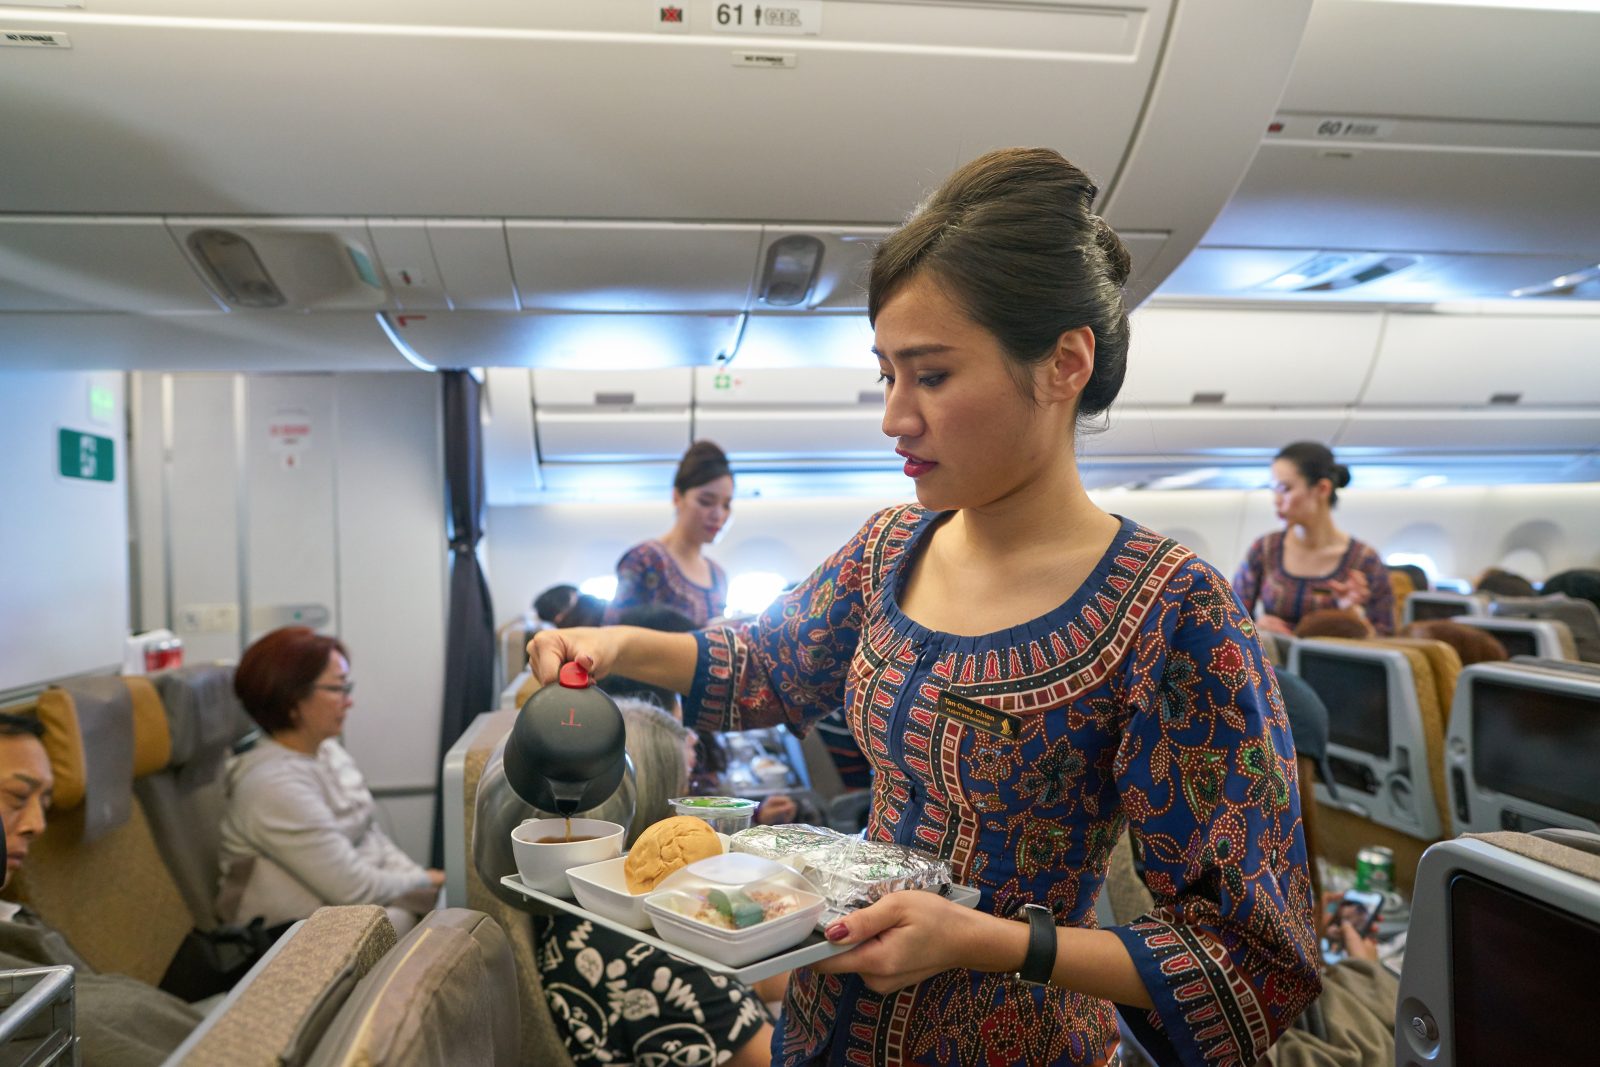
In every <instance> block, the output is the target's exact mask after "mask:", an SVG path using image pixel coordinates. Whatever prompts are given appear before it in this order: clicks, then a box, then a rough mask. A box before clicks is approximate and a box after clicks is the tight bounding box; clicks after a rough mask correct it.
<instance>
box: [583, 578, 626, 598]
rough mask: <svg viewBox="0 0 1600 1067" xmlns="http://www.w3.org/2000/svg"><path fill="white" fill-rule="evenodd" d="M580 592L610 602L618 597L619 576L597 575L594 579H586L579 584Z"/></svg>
mask: <svg viewBox="0 0 1600 1067" xmlns="http://www.w3.org/2000/svg"><path fill="white" fill-rule="evenodd" d="M578 592H580V593H587V594H589V595H590V596H592V597H599V598H600V599H601V600H605V601H610V600H612V599H614V598H615V597H616V595H617V576H616V575H615V574H597V575H595V576H594V577H593V578H585V579H584V580H583V581H581V582H579V583H578Z"/></svg>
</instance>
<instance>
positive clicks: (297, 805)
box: [222, 739, 429, 919]
mask: <svg viewBox="0 0 1600 1067" xmlns="http://www.w3.org/2000/svg"><path fill="white" fill-rule="evenodd" d="M223 782H224V788H225V789H226V791H227V798H228V802H227V811H226V813H225V814H224V816H223V819H222V873H223V875H224V876H226V875H227V873H228V872H229V871H230V870H231V869H232V868H233V866H234V864H235V863H236V862H237V861H239V860H241V859H246V858H250V857H265V858H266V859H268V860H271V861H272V862H273V863H274V864H276V865H277V866H278V867H280V868H282V869H283V870H284V871H286V872H287V873H289V874H290V875H292V876H293V878H294V880H295V881H297V882H299V883H300V884H301V885H303V886H304V887H305V889H307V890H309V891H310V893H311V895H312V896H314V897H316V898H317V899H318V900H320V901H321V902H322V903H324V904H388V903H389V902H391V901H393V900H395V899H396V898H399V897H401V896H403V895H405V894H407V893H412V892H414V891H417V890H426V889H428V886H429V883H428V872H427V871H426V870H424V869H423V868H422V867H421V866H419V865H418V864H417V863H416V862H415V861H414V860H412V859H411V857H409V856H407V855H406V854H405V853H404V852H402V851H400V848H399V846H397V845H396V844H395V843H394V842H393V841H391V840H390V839H389V835H388V834H385V833H384V832H383V830H382V828H381V827H379V826H378V825H377V821H376V814H377V804H376V802H375V801H374V800H373V799H372V793H371V792H370V791H369V790H368V789H367V785H366V782H365V781H364V780H363V779H362V777H361V772H360V771H359V770H357V769H356V765H355V761H354V760H352V759H351V758H350V754H349V753H348V752H346V751H345V750H344V749H343V747H341V746H340V745H339V743H338V742H337V741H333V740H328V741H324V742H323V743H322V746H321V747H320V748H319V749H318V750H317V754H316V755H315V756H307V755H305V754H304V753H301V752H296V751H294V750H293V749H291V748H286V747H285V746H283V745H280V744H278V743H277V742H276V741H272V740H270V739H262V740H261V741H259V742H257V743H256V745H255V746H254V747H253V748H251V749H250V750H249V751H248V752H246V753H244V754H243V755H241V756H236V757H234V758H233V759H231V760H229V761H228V766H227V769H226V770H225V771H224V773H223ZM268 884H269V885H270V884H271V883H268ZM269 892H272V893H273V895H281V896H284V897H285V899H282V900H278V901H275V902H268V905H267V906H266V907H264V908H263V907H261V906H260V902H259V901H257V902H256V903H257V906H256V907H255V908H253V909H252V914H255V913H265V914H269V915H270V914H284V913H287V914H291V915H292V914H295V913H302V912H303V913H304V914H309V910H308V909H306V908H305V906H304V903H303V898H304V894H303V893H298V892H296V891H295V887H292V886H289V887H285V888H284V889H283V890H278V891H271V890H269ZM252 895H253V896H259V894H258V893H257V894H252ZM290 898H297V899H290ZM272 903H276V904H277V905H279V906H278V907H272V906H271V904H272ZM241 918H246V919H247V918H249V916H248V915H242V916H241Z"/></svg>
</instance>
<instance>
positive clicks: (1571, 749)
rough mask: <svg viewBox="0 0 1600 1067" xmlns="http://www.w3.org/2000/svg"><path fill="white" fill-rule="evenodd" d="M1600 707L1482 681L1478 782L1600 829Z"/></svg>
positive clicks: (1477, 701)
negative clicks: (1599, 765)
mask: <svg viewBox="0 0 1600 1067" xmlns="http://www.w3.org/2000/svg"><path fill="white" fill-rule="evenodd" d="M1596 752H1600V700H1596V699H1594V698H1593V697H1586V696H1579V695H1576V694H1570V695H1569V694H1558V693H1551V692H1542V691H1537V690H1533V689H1527V688H1523V687H1521V686H1511V685H1505V684H1502V683H1499V682H1492V681H1489V680H1487V679H1481V678H1480V679H1475V680H1474V681H1473V689H1472V762H1473V775H1474V776H1475V777H1476V778H1477V781H1478V784H1479V785H1481V786H1482V787H1483V788H1485V789H1491V790H1493V791H1495V792H1496V793H1504V794H1505V795H1507V796H1513V797H1521V798H1522V799H1524V800H1531V801H1533V802H1534V803H1536V804H1543V805H1545V806H1547V807H1551V808H1554V809H1556V810H1557V811H1565V812H1571V813H1572V814H1574V815H1581V816H1582V817H1584V818H1586V819H1594V820H1596V821H1600V785H1597V784H1596V781H1595V773H1594V754H1595V753H1596Z"/></svg>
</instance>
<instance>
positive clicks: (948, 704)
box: [934, 693, 1022, 740]
mask: <svg viewBox="0 0 1600 1067" xmlns="http://www.w3.org/2000/svg"><path fill="white" fill-rule="evenodd" d="M934 713H935V714H937V715H943V716H945V717H947V718H951V719H954V720H956V722H959V723H964V724H966V725H967V726H970V727H972V728H973V729H975V730H982V731H983V732H984V733H987V734H994V735H995V736H996V737H1005V738H1010V739H1013V740H1014V739H1016V738H1017V737H1019V736H1021V734H1022V720H1021V719H1019V718H1018V717H1017V716H1015V715H1012V714H1010V713H1008V712H1004V711H996V710H995V709H994V708H991V707H989V706H988V705H987V704H980V703H978V702H977V701H976V700H968V699H967V698H966V697H963V696H957V695H956V694H954V693H940V694H939V703H938V705H937V706H936V707H935V708H934Z"/></svg>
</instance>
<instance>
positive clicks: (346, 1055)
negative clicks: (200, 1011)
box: [307, 908, 549, 1067]
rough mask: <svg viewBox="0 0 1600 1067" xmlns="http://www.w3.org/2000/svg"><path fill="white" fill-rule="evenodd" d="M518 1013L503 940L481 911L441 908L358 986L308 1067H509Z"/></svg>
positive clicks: (515, 1050) (514, 1049) (515, 1059)
mask: <svg viewBox="0 0 1600 1067" xmlns="http://www.w3.org/2000/svg"><path fill="white" fill-rule="evenodd" d="M518 1009H519V1005H518V1003H517V975H516V969H515V967H514V966H513V964H512V962H511V946H510V945H509V944H508V943H507V941H506V935H505V933H504V932H503V931H502V930H501V929H500V926H499V925H498V924H497V923H496V922H495V921H494V920H493V919H491V918H489V916H487V915H485V914H483V913H482V912H477V911H468V910H466V909H465V908H446V909H445V910H443V911H435V912H431V913H429V914H428V916H427V917H426V918H424V919H423V920H422V922H421V923H419V924H418V925H417V927H416V929H414V930H412V931H411V932H410V933H409V934H407V935H406V936H405V938H404V940H402V941H401V942H400V943H399V945H397V946H396V947H395V948H394V949H393V950H392V951H391V952H389V953H388V955H386V956H384V957H383V958H382V959H381V960H379V961H378V964H377V966H375V967H373V968H372V970H371V971H370V972H369V973H368V974H367V976H366V977H365V978H363V979H362V980H361V984H360V985H359V986H357V987H356V989H355V992H354V993H352V994H351V996H350V998H349V999H348V1000H347V1001H346V1002H345V1005H344V1008H343V1009H342V1010H341V1011H340V1012H339V1015H338V1017H337V1018H336V1019H334V1021H333V1024H332V1025H331V1026H330V1027H329V1028H328V1032H327V1034H326V1035H325V1036H324V1037H323V1039H322V1043H321V1044H320V1045H319V1046H318V1047H317V1051H316V1053H315V1054H314V1055H313V1056H312V1057H311V1058H310V1059H309V1060H308V1061H307V1064H308V1067H455V1065H457V1064H471V1065H473V1067H514V1065H515V1064H517V1063H518V1062H519V1048H518V1044H519V1041H518V1015H519V1010H518ZM530 1062H535V1063H541V1064H543V1063H548V1062H549V1061H548V1060H544V1059H540V1060H535V1061H530Z"/></svg>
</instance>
